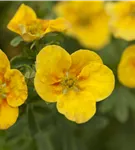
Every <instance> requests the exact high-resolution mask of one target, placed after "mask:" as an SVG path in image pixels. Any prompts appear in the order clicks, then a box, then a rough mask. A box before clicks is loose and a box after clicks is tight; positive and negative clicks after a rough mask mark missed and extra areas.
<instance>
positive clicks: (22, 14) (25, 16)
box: [7, 4, 37, 34]
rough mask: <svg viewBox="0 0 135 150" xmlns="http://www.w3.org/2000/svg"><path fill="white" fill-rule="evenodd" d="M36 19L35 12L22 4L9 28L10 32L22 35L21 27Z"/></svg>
mask: <svg viewBox="0 0 135 150" xmlns="http://www.w3.org/2000/svg"><path fill="white" fill-rule="evenodd" d="M36 18H37V17H36V14H35V12H34V10H33V9H32V8H30V7H29V6H27V5H25V4H22V5H21V6H20V7H19V9H18V10H17V12H16V14H15V15H14V17H13V18H12V19H11V21H10V22H9V24H8V26H7V27H8V29H9V30H11V31H13V32H16V33H18V34H21V30H20V25H25V24H27V23H29V22H30V21H32V20H35V19H36Z"/></svg>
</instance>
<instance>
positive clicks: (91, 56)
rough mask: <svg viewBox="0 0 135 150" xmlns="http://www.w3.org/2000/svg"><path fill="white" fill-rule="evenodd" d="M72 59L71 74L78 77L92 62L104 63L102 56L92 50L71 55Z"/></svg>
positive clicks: (79, 51)
mask: <svg viewBox="0 0 135 150" xmlns="http://www.w3.org/2000/svg"><path fill="white" fill-rule="evenodd" d="M71 59H72V65H71V68H70V72H71V73H75V74H76V75H78V74H79V73H80V72H81V70H82V69H83V68H84V67H85V66H86V65H88V64H89V63H90V62H91V61H96V62H99V63H101V64H102V63H103V62H102V60H101V58H100V56H99V55H97V54H96V53H95V52H93V51H90V50H78V51H76V52H74V53H73V54H72V55H71Z"/></svg>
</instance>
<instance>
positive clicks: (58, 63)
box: [36, 45, 71, 84]
mask: <svg viewBox="0 0 135 150" xmlns="http://www.w3.org/2000/svg"><path fill="white" fill-rule="evenodd" d="M70 66H71V56H70V55H69V54H68V53H67V52H66V51H65V50H64V49H63V48H62V47H60V46H57V45H49V46H46V47H44V48H43V49H42V50H41V51H40V52H39V54H38V55H37V58H36V69H37V73H38V74H39V76H40V75H41V78H40V80H41V81H44V79H47V80H48V82H50V83H51V84H53V83H56V82H58V81H59V80H60V79H61V78H62V77H63V76H64V75H65V73H66V72H67V71H68V70H69V68H70Z"/></svg>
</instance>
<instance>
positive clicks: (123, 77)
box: [118, 57, 135, 88]
mask: <svg viewBox="0 0 135 150" xmlns="http://www.w3.org/2000/svg"><path fill="white" fill-rule="evenodd" d="M132 58H134V60H135V57H132ZM131 61H132V60H131ZM118 78H119V81H120V82H121V83H122V84H123V85H125V86H127V87H129V88H135V62H134V61H133V63H132V62H130V60H129V61H122V62H120V64H119V66H118Z"/></svg>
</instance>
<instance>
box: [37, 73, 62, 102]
mask: <svg viewBox="0 0 135 150" xmlns="http://www.w3.org/2000/svg"><path fill="white" fill-rule="evenodd" d="M42 78H44V80H42ZM34 85H35V89H36V91H37V93H38V94H39V96H40V97H41V98H42V99H43V100H45V101H47V102H56V101H57V99H58V96H59V95H60V94H61V93H62V86H61V85H60V83H59V82H58V83H56V84H55V83H54V84H50V81H49V80H48V79H47V78H45V77H44V75H43V76H41V74H40V75H38V73H36V76H35V79H34Z"/></svg>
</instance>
